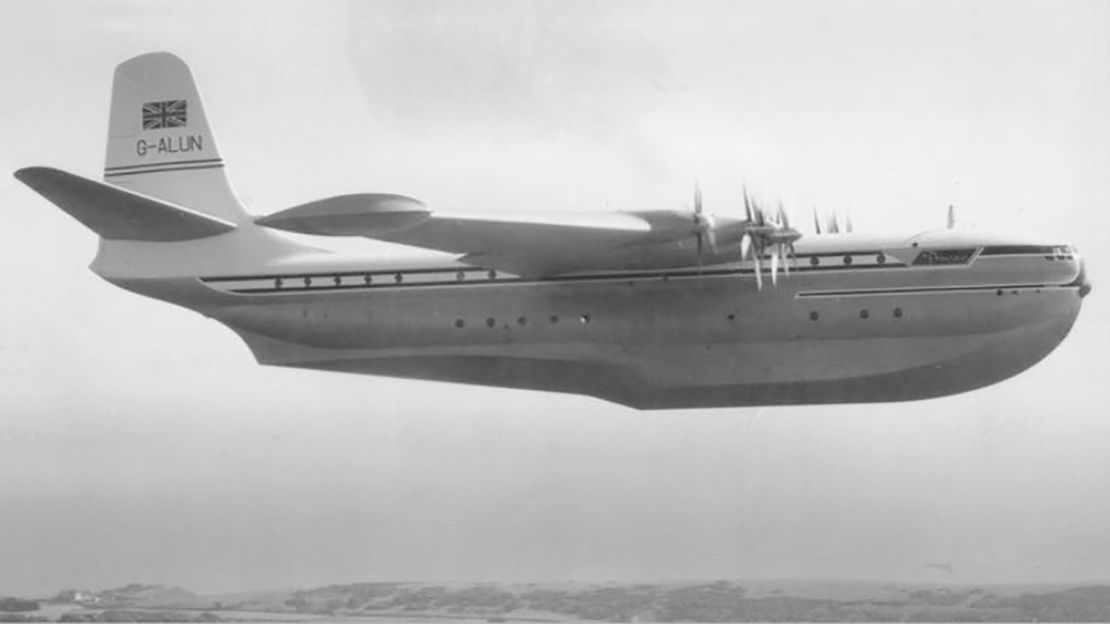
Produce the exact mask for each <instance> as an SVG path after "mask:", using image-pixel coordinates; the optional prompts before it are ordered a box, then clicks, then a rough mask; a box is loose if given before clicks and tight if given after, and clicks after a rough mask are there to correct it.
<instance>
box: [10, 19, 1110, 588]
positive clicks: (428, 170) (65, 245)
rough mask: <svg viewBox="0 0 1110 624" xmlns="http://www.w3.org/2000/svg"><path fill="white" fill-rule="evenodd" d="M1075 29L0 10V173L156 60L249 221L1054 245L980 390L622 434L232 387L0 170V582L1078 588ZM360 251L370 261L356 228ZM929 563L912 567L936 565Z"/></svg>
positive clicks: (1098, 386)
mask: <svg viewBox="0 0 1110 624" xmlns="http://www.w3.org/2000/svg"><path fill="white" fill-rule="evenodd" d="M1108 32H1110V4H1107V3H1105V2H1096V1H1090V2H1079V1H1072V2H1060V1H1051V2H1049V1H1044V2H1028V1H1025V2H1023V1H1005V2H1003V1H998V2H982V1H974V0H973V1H963V0H961V1H959V2H943V1H930V2H924V1H922V2H910V1H901V2H887V1H882V2H879V1H872V2H859V1H843V2H803V1H795V2H770V1H767V2H739V1H728V2H724V1H722V2H706V1H681V2H680V1H678V0H673V1H667V2H621V1H601V2H597V1H589V2H585V1H583V2H547V3H539V2H531V3H529V2H517V1H511V0H499V1H474V2H427V1H404V2H402V1H396V2H353V3H351V4H349V5H348V4H344V3H339V2H332V3H328V2H304V3H295V2H273V3H262V2H257V3H252V2H227V1H223V0H221V1H219V2H188V3H183V2H126V1H123V2H82V3H78V2H43V1H35V2H4V3H2V4H0V85H2V88H3V94H2V95H0V169H2V170H3V171H5V172H10V171H13V170H15V169H17V168H19V167H22V166H27V165H51V166H56V167H61V168H64V169H67V170H69V171H72V172H74V173H77V174H80V175H85V176H88V177H98V176H99V173H100V169H101V167H102V166H103V161H102V159H103V151H104V136H105V133H106V127H107V114H108V100H109V95H110V88H111V76H112V71H113V69H114V67H115V65H116V64H117V63H119V62H121V61H123V60H125V59H127V58H129V57H131V56H133V55H136V54H141V53H145V52H149V51H155V50H168V51H171V52H174V53H176V54H178V55H179V56H181V57H182V58H183V59H185V60H186V62H188V63H189V64H190V65H191V67H192V69H193V72H194V74H195V76H196V77H197V80H198V83H199V86H200V89H201V92H202V93H203V95H204V98H205V104H206V107H207V111H208V117H209V119H210V121H211V122H212V125H213V127H214V130H215V132H216V135H217V137H218V139H219V141H220V148H221V151H222V154H223V156H224V158H225V160H226V161H227V163H228V174H229V176H230V177H231V179H232V181H233V183H234V184H235V185H236V189H237V191H238V192H239V193H240V194H241V195H242V196H243V198H244V199H245V201H247V202H248V205H249V207H250V209H251V210H252V211H254V212H256V213H259V214H263V213H268V212H271V211H274V210H278V209H281V208H286V207H289V206H293V205H296V204H299V203H302V202H305V201H309V200H312V199H317V198H321V197H325V196H329V195H336V194H340V193H347V192H356V191H364V192H395V193H403V194H407V195H412V196H415V197H418V198H421V199H422V200H424V201H425V202H427V203H428V204H429V205H431V206H433V207H448V208H449V207H465V208H469V207H479V206H480V207H483V208H498V209H505V210H532V209H581V210H600V209H604V208H605V207H606V206H609V207H613V208H621V207H625V208H677V207H682V206H683V205H685V204H686V203H687V202H688V199H689V197H690V195H691V192H692V185H693V180H694V179H695V178H700V180H701V185H702V188H703V190H704V194H705V198H706V205H707V209H709V210H710V211H716V212H720V213H724V214H729V213H731V214H737V211H738V206H739V203H738V202H739V197H740V185H741V182H742V181H745V180H746V181H747V183H748V184H749V186H750V187H752V188H754V189H756V190H758V191H760V192H762V193H764V195H765V196H766V197H776V196H782V197H783V198H785V199H786V200H787V201H788V203H790V204H792V205H794V206H797V207H799V209H801V210H808V209H809V207H810V206H812V205H813V204H817V205H818V206H821V207H823V208H826V209H838V210H846V209H849V208H850V209H851V210H852V212H853V218H854V221H855V223H856V226H857V230H883V231H887V230H899V229H900V230H904V231H905V232H906V233H912V232H915V231H917V230H920V229H923V228H926V227H936V226H941V225H942V224H943V223H944V218H945V206H946V205H947V204H949V203H955V204H956V205H957V206H958V207H959V219H960V222H961V224H966V225H968V226H977V227H979V228H982V229H989V230H999V231H1012V230H1016V231H1019V232H1026V231H1030V230H1033V231H1037V230H1040V231H1043V232H1047V233H1050V234H1052V235H1056V236H1059V237H1061V238H1062V239H1064V240H1068V241H1070V242H1072V243H1073V244H1076V245H1078V246H1079V248H1080V250H1081V251H1082V252H1084V253H1085V255H1086V256H1087V258H1088V267H1089V271H1090V274H1091V277H1092V280H1093V282H1094V285H1095V288H1094V293H1093V295H1092V296H1091V297H1088V298H1087V300H1086V302H1085V306H1084V309H1083V312H1082V313H1081V315H1080V318H1079V321H1078V323H1077V324H1076V326H1075V328H1074V329H1073V331H1072V334H1071V336H1069V337H1068V339H1067V340H1065V342H1064V343H1063V344H1062V345H1061V346H1060V348H1059V349H1057V350H1056V351H1055V352H1054V353H1053V354H1052V355H1051V356H1049V357H1048V358H1047V359H1046V360H1045V361H1043V362H1042V363H1040V364H1038V365H1037V366H1035V367H1034V368H1032V369H1031V370H1029V371H1027V372H1025V373H1023V374H1021V375H1019V376H1018V377H1016V378H1014V379H1011V380H1009V381H1006V382H1003V383H1001V384H998V385H995V386H992V387H989V388H985V389H982V390H977V391H974V392H971V393H968V394H964V395H959V396H954V397H947V398H942V399H935V400H931V401H923V402H917V403H907V404H885V405H866V406H826V407H790V408H772V409H716V410H698V411H667V412H651V413H639V412H635V411H632V410H630V409H627V408H624V407H620V406H616V405H611V404H608V403H604V402H602V401H599V400H595V399H591V398H584V397H575V396H568V395H554V394H545V393H539V392H527V391H514V390H498V389H485V388H476V387H467V386H457V385H451V384H440V383H433V382H418V381H398V380H390V379H383V378H375V377H360V376H348V375H342V374H333V373H319V372H312V371H301V370H283V369H277V368H264V367H259V366H258V365H257V364H255V363H254V360H253V358H252V356H251V354H250V352H249V351H248V350H247V348H246V347H245V346H244V345H243V344H242V343H241V342H240V341H239V339H238V338H237V337H236V336H235V335H234V334H233V333H232V332H230V331H228V330H227V329H225V328H223V327H222V326H220V325H218V324H217V323H215V322H212V321H210V320H207V319H205V318H203V317H201V316H200V315H197V314H195V313H192V312H189V311H186V310H183V309H180V308H176V307H173V306H170V305H167V304H163V303H159V302H156V301H152V300H148V299H143V298H141V297H138V296H136V295H134V294H131V293H128V292H125V291H122V290H120V289H117V288H115V287H113V286H111V285H109V284H108V283H106V282H103V281H101V280H99V279H98V278H97V277H96V276H95V275H93V274H92V273H91V272H90V271H88V269H87V268H86V267H87V265H88V264H89V262H90V261H91V260H92V258H93V256H94V254H95V250H96V237H95V236H94V235H93V234H92V233H91V232H89V231H87V230H86V229H84V228H83V227H82V226H81V225H80V224H79V223H77V222H76V221H74V220H72V219H71V218H69V217H68V216H67V215H65V214H64V213H62V212H61V211H60V210H57V209H56V208H54V207H53V206H51V205H49V204H48V203H46V202H45V201H43V200H42V199H41V198H40V197H38V196H37V195H35V194H33V193H32V192H30V191H29V190H28V189H26V188H24V187H23V186H22V185H19V184H18V183H17V182H16V181H15V180H14V179H12V178H11V177H10V176H9V175H6V174H5V175H4V176H0V249H2V250H3V251H2V254H3V255H2V256H0V257H2V258H3V259H4V268H3V269H2V270H0V293H2V296H3V299H2V305H0V413H2V415H0V594H4V593H37V592H52V591H55V590H58V589H62V588H65V587H80V588H92V589H99V588H105V587H110V586H117V585H121V584H125V583H128V582H133V581H137V582H151V583H164V584H176V585H182V586H185V587H188V588H192V589H194V590H198V591H204V592H218V591H228V590H237V589H249V588H266V587H289V586H314V585H321V584H327V583H338V582H351V581H367V580H449V579H458V580H566V579H577V580H604V579H618V580H637V581H639V580H650V579H706V578H725V577H728V578H799V577H801V578H828V579H887V580H903V581H946V582H947V581H951V582H976V583H980V582H1008V581H1022V582H1043V581H1081V580H1103V581H1110V530H1107V527H1110V496H1107V492H1110V414H1108V412H1110V410H1107V408H1106V405H1108V404H1110V385H1108V384H1107V383H1106V380H1107V379H1110V367H1108V366H1107V353H1108V352H1110V351H1108V348H1110V326H1108V323H1107V322H1108V320H1110V316H1108V314H1107V307H1106V304H1105V303H1104V302H1105V299H1106V288H1107V285H1108V284H1110V253H1108V250H1107V244H1108V243H1110V211H1108V208H1110V176H1108V174H1107V172H1108V171H1110V124H1108V123H1107V119H1108V118H1110V37H1107V36H1106V33H1108ZM357 244H359V245H370V244H371V243H363V242H358V243H357ZM928 564H949V565H951V566H952V569H953V572H952V573H947V572H944V571H942V570H940V569H938V567H937V566H929V565H928Z"/></svg>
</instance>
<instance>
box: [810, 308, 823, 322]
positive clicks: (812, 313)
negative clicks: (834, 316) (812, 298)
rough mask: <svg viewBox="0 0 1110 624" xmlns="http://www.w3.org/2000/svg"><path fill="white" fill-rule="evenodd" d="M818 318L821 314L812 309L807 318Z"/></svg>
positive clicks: (812, 319)
mask: <svg viewBox="0 0 1110 624" xmlns="http://www.w3.org/2000/svg"><path fill="white" fill-rule="evenodd" d="M819 318H821V315H820V314H818V313H817V310H814V311H812V312H810V313H809V320H811V321H816V320H817V319H819Z"/></svg>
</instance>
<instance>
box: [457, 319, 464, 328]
mask: <svg viewBox="0 0 1110 624" xmlns="http://www.w3.org/2000/svg"><path fill="white" fill-rule="evenodd" d="M464 325H466V321H464V320H462V319H455V327H458V328H459V329H462V327H463V326H464Z"/></svg>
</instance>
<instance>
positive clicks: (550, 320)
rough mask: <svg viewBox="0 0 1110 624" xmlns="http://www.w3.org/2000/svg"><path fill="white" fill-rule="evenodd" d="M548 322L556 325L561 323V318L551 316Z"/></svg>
mask: <svg viewBox="0 0 1110 624" xmlns="http://www.w3.org/2000/svg"><path fill="white" fill-rule="evenodd" d="M547 320H548V322H549V323H551V324H552V325H555V324H556V323H558V322H559V317H558V316H555V315H554V314H552V315H551V316H549V317H548V318H547Z"/></svg>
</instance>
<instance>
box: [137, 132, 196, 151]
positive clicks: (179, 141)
mask: <svg viewBox="0 0 1110 624" xmlns="http://www.w3.org/2000/svg"><path fill="white" fill-rule="evenodd" d="M202 151H204V137H202V136H201V135H199V134H191V135H188V136H176V137H162V138H160V139H158V140H157V141H153V140H151V141H148V140H146V139H139V140H138V141H136V142H135V153H136V154H138V155H139V156H146V155H148V154H182V153H186V152H202Z"/></svg>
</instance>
